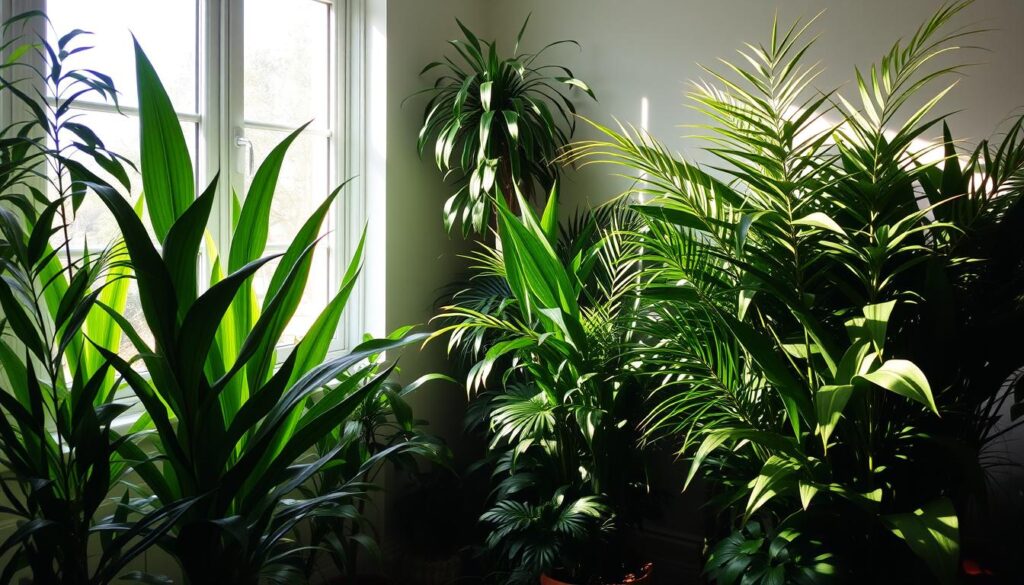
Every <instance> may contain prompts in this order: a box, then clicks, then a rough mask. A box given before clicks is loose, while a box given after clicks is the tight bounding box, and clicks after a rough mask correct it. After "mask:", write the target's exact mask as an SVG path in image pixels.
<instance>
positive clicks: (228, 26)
mask: <svg viewBox="0 0 1024 585" xmlns="http://www.w3.org/2000/svg"><path fill="white" fill-rule="evenodd" d="M305 1H310V2H318V3H321V4H325V5H328V6H330V9H331V10H330V14H331V20H330V23H329V35H330V52H331V53H330V55H329V59H328V62H329V75H330V79H329V80H328V83H327V88H328V91H329V92H330V95H329V100H330V102H329V103H330V108H329V112H328V116H329V119H328V127H329V128H330V130H331V134H330V152H329V155H328V156H329V166H330V170H329V178H328V185H329V187H330V188H333V187H334V186H337V185H338V184H340V183H341V182H342V181H344V180H345V179H351V180H350V182H349V184H348V186H347V187H346V188H345V192H344V193H343V194H342V195H341V196H339V197H338V199H337V200H336V202H335V204H334V208H333V210H332V223H333V226H334V229H333V231H332V232H331V236H330V237H331V238H332V239H333V242H332V243H333V246H332V248H333V251H334V253H333V254H332V255H331V257H330V270H331V272H332V274H331V279H330V287H331V295H332V296H333V294H334V292H335V291H336V290H337V286H338V281H339V279H340V276H341V275H342V274H343V273H344V270H345V268H346V267H347V265H348V262H349V261H350V260H351V257H352V254H353V253H354V251H355V249H356V247H357V245H358V242H359V238H360V236H361V234H362V232H363V228H364V226H366V228H367V230H368V232H369V233H368V236H367V248H366V250H365V251H364V257H363V265H364V271H363V274H362V276H361V277H360V279H359V281H358V282H357V283H356V286H355V289H354V290H353V291H352V295H351V297H350V300H349V304H348V306H347V307H346V310H345V311H344V312H343V314H342V316H341V321H340V322H339V325H338V328H337V331H336V333H335V337H334V339H333V341H332V345H331V350H330V353H331V354H332V355H336V354H339V353H342V352H344V351H347V350H349V349H351V348H352V347H354V346H355V345H357V344H358V343H360V342H361V341H362V339H363V335H364V333H365V332H372V333H374V334H376V335H380V334H381V333H382V329H383V327H382V326H383V321H384V319H383V317H384V308H383V306H382V302H381V300H380V299H379V298H378V299H373V300H371V299H370V297H369V294H368V291H369V290H370V288H371V286H370V285H369V284H368V281H373V282H375V283H376V282H381V279H382V276H383V272H382V270H381V267H382V263H383V259H384V251H383V248H382V245H383V226H382V225H380V223H379V222H378V224H377V225H378V226H379V227H372V226H371V225H370V224H369V223H368V222H367V220H368V216H369V212H370V209H371V207H372V208H373V210H374V212H375V215H377V214H378V213H379V214H380V215H381V217H380V218H379V219H380V220H383V217H382V215H383V211H384V208H383V201H382V197H379V198H377V199H379V200H381V201H380V202H372V201H370V200H369V197H368V184H369V183H373V184H374V191H379V194H380V195H381V196H382V195H383V179H382V178H376V179H375V178H374V177H373V176H371V177H370V178H369V180H367V179H365V178H364V177H367V174H368V171H370V174H371V175H377V174H378V173H380V172H382V169H383V161H384V153H383V150H381V149H380V147H379V146H378V144H379V143H382V142H383V134H384V128H385V126H384V124H383V121H380V123H378V124H368V123H367V120H366V118H367V115H371V116H372V115H377V116H378V117H379V114H380V113H381V112H383V111H385V110H384V106H383V104H380V103H378V104H376V105H375V104H374V102H375V101H377V100H380V101H383V100H382V98H383V95H381V93H382V91H380V90H383V89H384V87H383V86H381V84H380V82H379V81H377V80H376V79H369V78H368V75H367V73H368V70H369V69H371V68H374V69H376V71H373V72H372V73H373V77H374V78H380V77H382V76H383V75H384V74H385V72H386V60H385V57H384V56H385V53H383V50H384V47H383V46H380V47H377V48H376V49H375V50H374V54H371V53H370V51H368V46H367V30H368V29H369V28H370V27H371V26H372V28H373V30H374V32H378V31H381V30H386V29H384V27H385V26H386V1H385V0H305ZM45 5H46V0H0V17H2V18H4V19H6V18H8V17H9V16H11V15H14V14H19V13H21V12H24V11H27V10H40V9H42V10H44V11H45ZM243 11H244V0H223V1H219V0H197V25H196V27H197V31H196V38H197V52H196V60H197V70H196V83H197V91H196V112H195V113H188V112H178V115H179V119H180V120H182V121H188V122H193V123H196V124H197V125H198V133H197V141H196V142H197V144H196V147H197V151H196V158H197V161H196V169H195V175H196V181H197V193H198V192H199V191H201V190H202V188H204V187H205V186H206V185H208V184H209V181H210V180H211V179H212V177H213V176H214V175H215V174H216V173H217V172H218V170H220V171H222V173H224V174H227V175H228V176H229V177H230V180H229V181H222V182H221V184H220V186H219V187H218V193H217V200H216V203H215V210H214V217H213V218H212V219H211V222H210V225H209V228H208V229H209V230H210V233H211V235H212V236H213V238H214V240H215V241H216V242H217V245H218V248H219V249H220V250H221V251H222V252H223V251H226V250H227V249H229V243H230V232H231V225H230V217H231V186H232V185H235V186H236V187H240V186H243V185H245V179H246V177H245V176H244V171H243V169H244V167H243V166H242V165H240V162H242V161H244V157H246V156H247V152H246V149H245V148H243V147H239V146H238V145H236V143H235V138H236V137H237V136H238V135H239V131H240V130H243V131H244V121H245V120H244V119H242V118H241V117H240V116H238V115H236V113H240V112H243V111H244V110H243V109H242V104H241V101H242V99H243V95H244V87H243V85H242V83H241V82H240V81H241V80H239V81H235V82H234V88H232V81H233V79H232V77H233V75H235V76H237V75H238V72H240V71H242V67H243V63H244V53H243V48H244V46H243V38H244V37H243V35H244V19H243V18H244V12H243ZM143 41H144V39H143ZM381 69H383V71H381ZM233 72H234V73H233ZM242 79H244V78H242ZM115 81H119V82H120V83H126V82H134V80H128V81H125V80H115ZM368 81H372V82H373V84H374V85H376V86H378V87H377V88H371V87H369V85H368ZM370 95H372V96H373V98H374V99H373V100H370V99H368V96H370ZM83 106H84V107H81V108H78V109H81V110H84V111H100V112H108V113H109V112H113V113H116V111H117V110H116V109H115V108H113V106H109V107H107V106H104V105H102V104H97V105H93V104H87V105H86V104H83ZM122 110H128V111H130V112H133V113H134V115H136V116H137V111H138V109H137V108H124V107H122ZM374 112H376V114H374ZM17 115H18V114H17V112H15V111H14V105H13V104H12V103H11V102H10V100H7V99H4V100H3V101H2V102H0V118H2V119H3V120H5V121H6V120H13V119H16V116H17ZM370 126H374V127H375V130H374V136H373V137H372V138H373V142H374V146H375V147H376V148H377V149H378V150H380V152H379V153H378V154H377V155H374V156H371V157H368V156H367V151H368V147H369V145H370V139H371V137H369V136H368V134H367V129H368V128H369V127H370ZM368 158H369V159H373V160H372V162H370V163H369V164H368ZM225 171H226V173H225ZM327 194H328V193H326V192H325V193H322V194H317V195H319V196H320V197H326V196H327ZM371 228H372V229H371ZM373 242H376V243H373ZM368 272H369V273H371V274H367V273H368ZM208 274H209V270H208V267H207V266H201V268H200V275H199V278H200V282H201V283H204V284H205V283H206V282H207V281H208ZM374 288H376V287H374ZM371 302H372V303H373V305H372V306H368V305H369V303H371ZM290 347H291V346H290V345H284V346H282V347H281V348H280V349H281V350H282V351H280V352H279V355H280V357H281V359H283V358H284V357H286V356H287V354H288V350H289V349H290Z"/></svg>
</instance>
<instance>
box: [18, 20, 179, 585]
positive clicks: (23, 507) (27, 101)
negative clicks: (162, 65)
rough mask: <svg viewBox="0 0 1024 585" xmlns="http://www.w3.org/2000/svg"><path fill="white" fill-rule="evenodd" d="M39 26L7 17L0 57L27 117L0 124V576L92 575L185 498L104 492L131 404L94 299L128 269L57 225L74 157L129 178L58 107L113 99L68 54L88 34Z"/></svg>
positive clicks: (57, 579) (148, 535)
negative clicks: (148, 502) (38, 31)
mask: <svg viewBox="0 0 1024 585" xmlns="http://www.w3.org/2000/svg"><path fill="white" fill-rule="evenodd" d="M48 24H49V23H48V21H47V20H46V17H45V16H43V15H41V14H39V13H35V12H30V13H24V14H21V15H18V16H16V17H14V18H12V19H10V20H9V21H7V22H6V23H5V24H4V45H3V46H4V48H5V49H8V50H10V57H9V58H8V60H6V61H5V62H4V63H3V64H0V91H3V92H4V93H5V94H7V95H8V96H9V97H11V99H12V101H13V102H14V104H15V106H17V109H16V111H21V112H23V114H24V117H22V118H21V119H20V121H16V122H13V123H12V124H10V125H8V126H7V127H5V128H3V129H2V130H0V161H2V164H0V464H2V466H3V474H2V476H0V489H2V490H3V494H4V506H3V508H2V511H3V513H4V514H5V515H7V516H9V517H10V518H13V519H14V525H13V526H11V532H10V534H9V535H7V536H6V537H5V539H4V541H3V543H2V544H0V554H4V555H5V556H6V562H5V565H4V568H3V571H2V573H0V581H3V582H4V583H7V582H11V581H12V580H13V579H15V578H18V577H20V576H21V575H23V572H22V571H29V572H30V574H31V576H32V579H33V580H34V582H36V583H69V584H83V585H85V584H103V583H109V582H112V581H114V579H115V578H116V577H117V576H118V575H119V573H120V572H121V571H122V570H123V569H124V567H125V566H126V565H127V563H129V562H130V561H131V560H133V559H134V558H136V557H137V556H138V555H140V554H141V553H143V552H145V551H146V549H147V548H148V547H149V546H151V545H152V544H153V543H154V542H155V541H156V540H157V539H158V538H160V537H161V536H162V535H164V534H165V533H166V532H167V530H169V529H170V527H171V526H172V525H173V523H174V521H175V520H176V519H177V518H178V517H179V516H180V515H181V514H182V513H184V512H185V511H186V510H187V509H188V506H189V505H190V502H188V501H182V502H178V503H176V504H175V505H174V506H168V507H166V508H163V509H161V510H159V511H155V512H152V513H150V514H147V515H145V516H143V517H141V518H136V517H135V515H134V514H131V513H130V510H129V508H128V507H127V506H125V505H123V504H124V503H125V502H126V501H127V498H128V492H129V489H128V487H126V486H125V487H124V491H123V498H122V497H121V496H120V495H118V496H117V497H116V498H115V500H114V501H113V503H112V505H111V502H110V501H109V499H108V498H109V497H110V496H111V495H112V494H113V493H114V492H115V491H116V488H117V487H118V486H119V484H121V483H122V480H123V478H124V477H125V475H126V473H128V472H129V471H130V470H131V463H130V462H129V461H126V460H125V459H123V458H121V457H119V456H118V455H117V453H118V449H119V447H120V446H122V445H126V444H129V443H133V442H134V441H136V440H137V436H135V435H134V434H131V433H129V434H126V435H119V433H118V432H116V431H115V430H114V429H113V426H114V420H115V419H116V418H117V417H118V416H119V415H120V414H121V413H123V412H124V411H125V410H126V409H127V408H129V406H130V404H129V403H126V402H124V401H115V398H117V397H116V395H115V390H116V386H117V382H116V379H115V376H114V374H113V371H112V370H111V369H110V367H109V364H107V363H104V361H103V359H102V357H101V355H100V352H101V351H116V349H117V348H118V346H119V344H120V331H119V330H118V328H117V327H116V325H115V324H114V322H113V320H111V319H107V318H105V314H104V313H103V312H102V311H101V310H100V309H99V307H98V305H99V304H101V303H108V304H110V305H112V306H123V305H124V303H125V296H126V294H127V286H126V284H127V281H126V278H127V277H128V274H129V268H128V266H127V265H126V261H125V260H126V259H125V257H124V250H123V247H122V246H120V244H119V243H117V242H112V243H109V244H107V245H106V246H104V247H99V248H93V249H92V250H89V249H88V248H86V250H84V251H79V252H77V253H74V254H73V252H72V244H71V241H70V239H69V237H68V232H69V225H70V224H71V223H72V222H73V221H74V220H75V212H76V210H77V208H78V205H79V204H80V203H81V200H82V196H83V191H84V186H83V184H82V183H81V179H82V174H81V172H80V171H81V169H82V168H83V167H82V162H81V161H90V162H92V163H94V164H96V165H97V166H98V167H100V168H104V169H107V170H108V172H110V174H111V175H113V176H114V177H117V178H119V179H120V180H123V181H124V182H125V183H127V181H128V178H127V173H126V172H125V170H124V167H123V166H122V160H123V159H121V157H119V156H118V155H116V154H115V153H113V152H110V151H109V150H107V149H106V148H105V147H104V144H103V142H102V140H101V139H100V138H99V137H98V136H97V135H96V134H95V133H94V132H93V131H92V130H91V129H90V128H89V127H88V126H86V125H84V124H82V123H80V122H78V121H76V120H75V118H74V116H72V115H70V114H69V108H70V107H71V105H73V104H74V102H75V101H76V100H79V99H83V98H94V99H96V98H98V99H109V100H113V102H114V103H115V105H116V95H117V94H116V90H115V88H114V85H113V83H112V81H111V80H110V79H109V78H108V77H107V76H105V75H103V74H102V73H99V72H96V71H92V70H85V69H78V68H76V67H74V59H69V58H70V57H71V56H72V55H75V54H78V53H81V52H83V51H86V50H88V48H89V47H87V46H85V45H84V44H83V43H82V39H83V36H82V35H85V34H88V33H85V32H84V31H80V30H76V31H73V32H71V33H68V34H66V35H61V36H59V37H58V38H57V40H56V42H55V43H53V44H51V43H50V42H49V41H48V40H47V39H46V38H45V36H43V37H42V38H35V36H34V35H29V34H22V29H23V28H24V27H34V26H38V27H44V26H48ZM15 30H17V31H18V33H17V34H11V33H13V32H14V31H15ZM45 95H51V96H58V97H59V98H61V99H62V101H61V102H60V104H59V105H51V104H49V103H48V102H47V101H46V100H45V99H44V98H43V96H45ZM117 500H120V504H119V503H117ZM130 516H131V520H129V517H130ZM97 552H98V553H99V554H98V555H97V554H96V553H97ZM8 553H9V555H8Z"/></svg>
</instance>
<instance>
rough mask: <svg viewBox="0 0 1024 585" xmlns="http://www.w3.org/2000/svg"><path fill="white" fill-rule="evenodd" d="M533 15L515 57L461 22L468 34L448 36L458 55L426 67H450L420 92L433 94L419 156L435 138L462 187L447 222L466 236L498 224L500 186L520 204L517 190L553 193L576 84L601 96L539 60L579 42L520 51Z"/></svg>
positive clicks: (440, 160) (442, 161)
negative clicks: (496, 199)
mask: <svg viewBox="0 0 1024 585" xmlns="http://www.w3.org/2000/svg"><path fill="white" fill-rule="evenodd" d="M529 21H530V19H529V18H527V19H526V21H525V22H524V23H523V26H522V28H521V29H520V30H519V34H518V35H517V36H516V43H515V48H514V49H513V51H512V56H511V57H506V58H502V57H500V56H499V54H498V48H497V42H496V41H491V42H484V41H481V40H480V39H479V38H478V37H477V36H476V35H475V34H473V32H472V31H470V30H469V29H468V28H466V26H465V25H463V24H462V22H459V21H458V20H456V22H458V25H459V28H460V29H462V33H463V34H464V35H465V38H464V39H455V40H451V41H449V44H450V45H451V46H452V47H453V48H454V49H455V51H456V53H457V54H458V58H461V61H456V60H454V59H452V58H450V57H445V59H444V60H443V61H434V62H432V63H429V64H428V65H427V66H426V67H424V68H423V71H421V72H420V75H424V74H426V73H428V72H430V71H433V70H435V69H439V70H442V71H443V73H442V74H441V75H439V76H438V77H437V79H436V80H435V81H434V83H433V86H431V87H429V88H427V89H424V90H422V91H420V92H417V94H414V95H419V94H427V95H429V96H430V100H429V101H428V102H427V105H426V108H425V109H424V111H423V127H422V128H421V129H420V133H419V139H418V141H417V148H418V149H419V153H420V156H423V152H424V149H425V148H426V146H427V144H428V143H431V142H432V143H433V144H434V162H435V163H436V164H437V168H438V169H439V170H441V171H444V172H445V177H446V178H447V177H449V176H451V177H453V178H454V183H455V185H456V187H457V188H458V190H457V191H456V192H455V194H454V195H452V196H451V197H450V198H449V199H448V200H447V201H446V202H445V204H444V222H445V227H446V228H447V229H448V230H449V231H451V229H452V228H453V227H454V226H455V225H456V224H460V225H461V227H462V233H463V235H464V236H468V235H469V234H471V233H478V234H485V233H487V232H488V230H489V229H491V228H492V226H493V220H494V217H495V211H494V208H493V204H492V201H493V197H494V196H495V194H496V193H498V192H499V191H500V192H501V193H504V194H505V196H506V197H507V200H506V203H507V204H508V205H509V206H510V207H512V208H513V209H514V208H515V207H516V206H518V205H519V202H518V201H517V199H516V198H515V197H512V196H511V195H512V194H513V193H514V192H515V191H516V189H518V190H520V191H522V192H523V193H525V194H526V195H527V198H528V199H529V198H531V196H532V195H534V194H539V195H543V194H546V193H547V192H548V191H549V190H550V189H551V188H552V187H553V186H554V184H555V181H556V180H557V179H558V176H559V167H558V166H557V165H554V164H552V163H553V161H554V160H555V158H556V157H557V156H558V153H559V150H560V149H561V148H562V147H563V146H564V145H565V144H566V143H567V142H568V141H569V139H570V138H571V137H572V134H573V132H574V131H575V129H576V118H575V115H576V106H575V105H574V104H573V102H572V99H570V95H571V94H570V90H573V89H578V90H581V91H583V92H584V93H585V94H587V95H588V96H590V97H591V98H594V92H593V91H592V90H591V89H590V87H589V86H587V84H586V83H584V82H583V81H581V80H579V79H577V78H576V76H575V75H573V73H572V71H571V70H569V69H568V68H566V67H563V66H560V65H542V64H540V63H538V62H537V60H538V59H539V58H540V57H541V56H542V55H543V54H544V52H545V51H547V50H548V49H549V48H551V47H556V46H558V45H563V44H573V45H576V46H579V43H577V42H576V41H572V40H563V41H556V42H554V43H551V44H548V45H547V46H545V47H543V48H542V49H541V50H539V51H537V52H536V53H520V52H519V45H520V43H521V41H522V38H523V34H524V33H525V32H526V26H527V24H529Z"/></svg>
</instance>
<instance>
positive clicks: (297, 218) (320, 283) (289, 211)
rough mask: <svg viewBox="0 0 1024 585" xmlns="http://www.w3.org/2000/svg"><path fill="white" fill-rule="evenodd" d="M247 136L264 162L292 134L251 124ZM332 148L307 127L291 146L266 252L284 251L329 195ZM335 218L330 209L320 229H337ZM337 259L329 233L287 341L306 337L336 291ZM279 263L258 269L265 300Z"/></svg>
mask: <svg viewBox="0 0 1024 585" xmlns="http://www.w3.org/2000/svg"><path fill="white" fill-rule="evenodd" d="M246 136H248V137H249V139H250V140H252V143H253V148H254V149H255V155H256V160H257V161H262V160H263V159H264V158H265V157H266V156H267V154H268V153H269V152H270V151H271V149H273V148H274V147H275V146H277V144H278V143H279V142H280V141H281V140H282V139H284V138H285V136H287V135H286V134H285V133H283V132H274V131H267V130H253V129H247V130H246ZM329 148H330V144H329V142H328V139H327V138H326V137H324V136H316V135H314V134H311V133H308V132H307V133H303V134H301V135H299V137H298V138H297V139H296V140H295V142H293V143H292V145H291V148H289V149H288V154H287V156H286V157H285V160H284V165H283V166H282V168H281V175H280V177H279V178H278V182H277V190H276V191H275V193H274V201H273V203H272V204H271V206H270V233H269V236H268V238H267V254H272V253H278V252H284V250H285V249H287V247H288V245H289V244H290V243H291V242H292V240H293V238H294V237H295V234H296V233H297V232H298V231H299V229H301V228H302V225H303V224H304V223H305V222H306V220H307V219H308V218H309V216H310V214H312V213H313V211H314V210H316V208H317V207H319V206H320V204H321V203H322V202H323V200H324V199H325V198H326V197H327V195H328V194H329V185H328V178H329V171H328V162H327V161H328V153H329ZM331 219H332V215H331V214H328V218H327V220H326V221H325V222H324V227H323V229H322V230H321V234H327V233H328V232H329V231H330V230H332V229H333V227H334V226H333V225H332V222H331ZM332 261H333V262H337V260H336V259H335V258H333V240H332V238H331V236H330V235H328V236H327V237H325V238H323V239H322V240H321V241H320V243H319V244H318V245H317V248H316V251H315V252H314V255H313V266H312V268H311V270H310V274H309V281H308V282H307V284H306V290H305V293H304V295H303V297H302V302H301V303H300V305H299V308H298V310H297V311H296V314H295V316H294V317H293V318H292V321H291V323H289V325H288V328H287V329H286V330H285V335H284V338H283V339H282V341H283V342H286V343H291V342H293V341H296V340H297V339H299V338H301V336H302V335H303V334H304V333H305V332H306V331H307V330H308V329H309V326H310V325H312V324H313V321H315V320H316V318H317V316H318V315H319V314H320V311H321V310H323V308H324V307H325V306H326V305H327V301H328V299H329V297H330V295H331V294H332V292H333V291H331V290H330V286H331V283H332V282H333V273H332V270H331V263H332ZM276 264H277V263H276V262H275V263H273V264H272V265H271V266H268V267H267V268H264V269H262V270H260V272H259V273H257V276H256V279H255V285H254V288H255V290H256V294H257V296H258V297H259V298H260V299H261V301H262V299H263V297H264V295H265V294H266V290H267V286H268V285H269V284H270V277H271V275H272V274H273V270H274V268H273V267H274V266H276Z"/></svg>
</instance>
